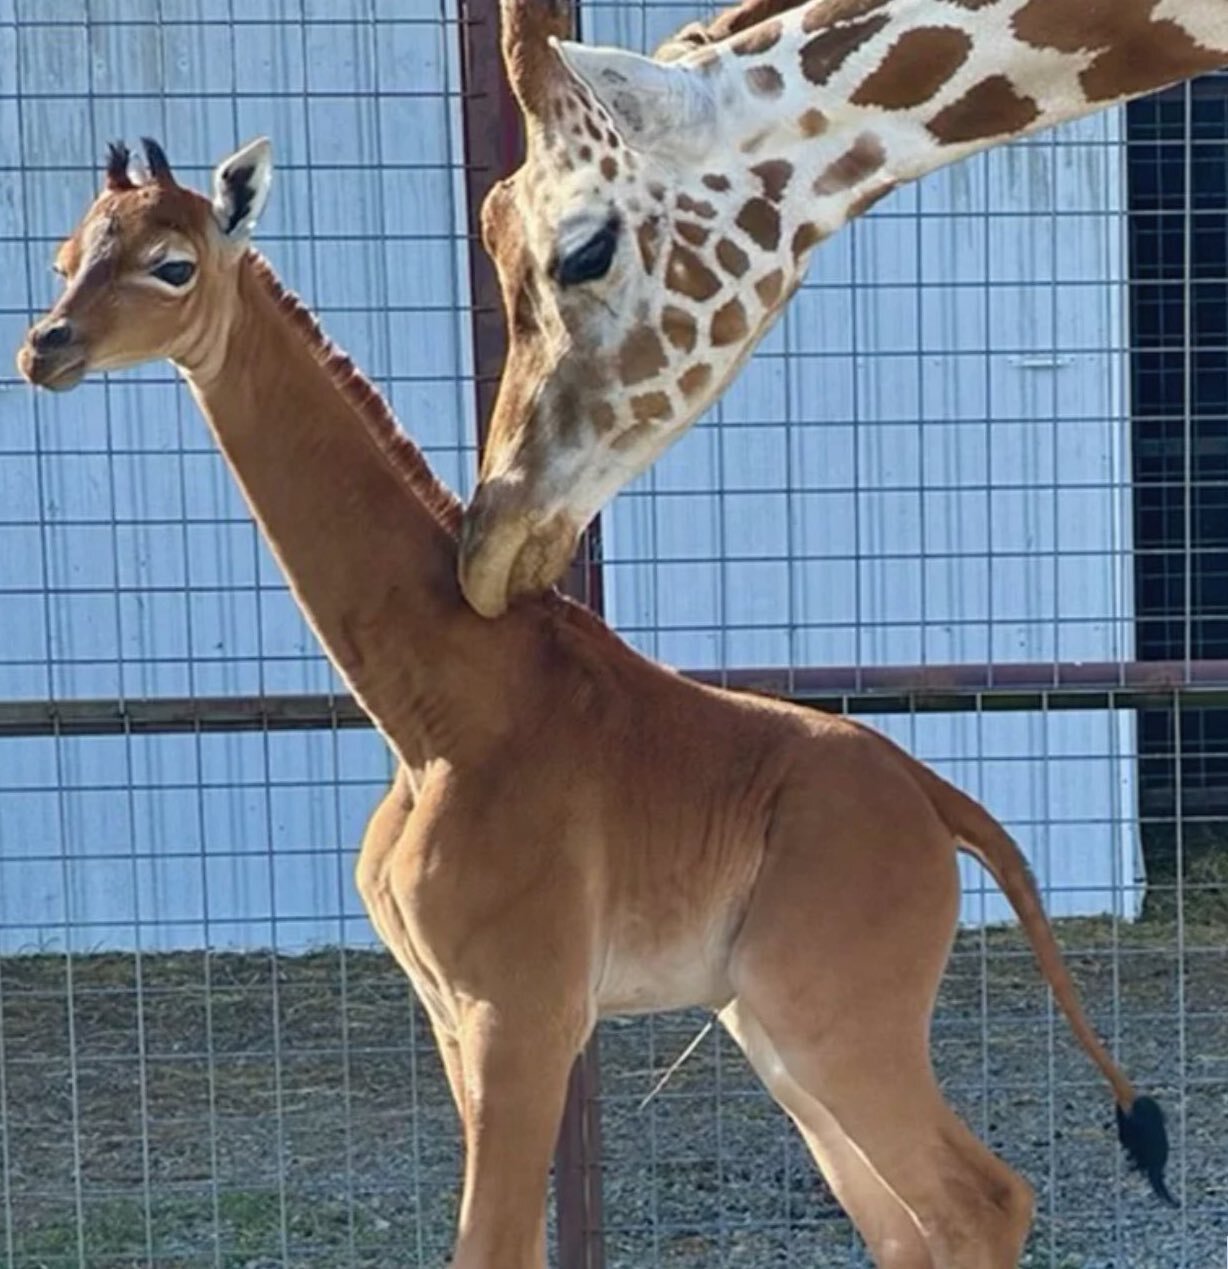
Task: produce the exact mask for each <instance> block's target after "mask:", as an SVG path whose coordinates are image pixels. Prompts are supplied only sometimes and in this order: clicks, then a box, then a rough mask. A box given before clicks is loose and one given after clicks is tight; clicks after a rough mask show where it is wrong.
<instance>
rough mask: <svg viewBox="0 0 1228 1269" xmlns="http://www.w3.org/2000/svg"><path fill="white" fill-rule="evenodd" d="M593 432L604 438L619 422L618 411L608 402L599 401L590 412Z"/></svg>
mask: <svg viewBox="0 0 1228 1269" xmlns="http://www.w3.org/2000/svg"><path fill="white" fill-rule="evenodd" d="M588 417H589V421H590V422H591V423H592V425H593V430H594V431H595V432H596V433H597V434H598V435H599V436H604V435H605V433H606V432H609V431H610V430H611V429H612V428H613V427H614V424H615V423H617V422H618V411H617V410H615V408H614V407H613V406H612V405H611V404H610V403H609V402H608V401H598V402H597V403H596V404H595V405H594V406H593V407H592V408H591V409H590V410H589V412H588Z"/></svg>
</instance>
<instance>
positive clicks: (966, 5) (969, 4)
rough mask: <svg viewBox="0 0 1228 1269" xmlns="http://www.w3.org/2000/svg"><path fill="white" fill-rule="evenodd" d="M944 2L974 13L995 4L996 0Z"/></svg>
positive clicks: (955, 0) (947, 0) (952, 0)
mask: <svg viewBox="0 0 1228 1269" xmlns="http://www.w3.org/2000/svg"><path fill="white" fill-rule="evenodd" d="M946 2H947V4H957V5H959V7H960V8H961V9H971V10H972V11H973V12H974V13H975V12H976V11H977V9H985V8H988V7H989V5H991V4H997V3H998V0H946Z"/></svg>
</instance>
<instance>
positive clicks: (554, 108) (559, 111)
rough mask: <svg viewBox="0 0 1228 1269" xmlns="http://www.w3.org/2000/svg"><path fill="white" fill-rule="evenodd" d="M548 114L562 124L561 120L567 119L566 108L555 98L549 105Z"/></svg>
mask: <svg viewBox="0 0 1228 1269" xmlns="http://www.w3.org/2000/svg"><path fill="white" fill-rule="evenodd" d="M550 113H551V114H552V115H554V117H555V119H556V120H557V121H558V122H559V123H562V122H563V120H564V119H565V118H566V117H567V108H566V106H564V105H563V103H562V102H561V101H560V100H559V98H557V97H556V98H555V99H554V100H553V101H552V102H551V103H550Z"/></svg>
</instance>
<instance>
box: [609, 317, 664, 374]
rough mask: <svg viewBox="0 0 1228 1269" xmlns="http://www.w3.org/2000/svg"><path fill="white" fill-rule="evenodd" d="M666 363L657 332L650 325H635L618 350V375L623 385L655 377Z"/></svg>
mask: <svg viewBox="0 0 1228 1269" xmlns="http://www.w3.org/2000/svg"><path fill="white" fill-rule="evenodd" d="M668 363H669V358H668V357H666V355H665V349H664V347H663V346H662V344H661V337H660V336H659V335H658V334H657V332H656V331H655V330H653V329H652V327H651V326H637V327H636V328H635V329H634V330H633V331H632V332H631V333H630V334H629V335H628V336H627V338H626V339H624V340H623V346H622V347H621V348H620V349H619V350H618V377H619V379H620V380H621V381H622V383H623V385H624V386H625V387H628V388H630V387H634V386H635V384H637V383H643V382H644V380H645V379H655V378H656V376H657V375H659V374H660V373H661V371H662V370H664V369H665V367H666V365H668Z"/></svg>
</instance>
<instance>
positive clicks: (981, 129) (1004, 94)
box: [928, 75, 1040, 145]
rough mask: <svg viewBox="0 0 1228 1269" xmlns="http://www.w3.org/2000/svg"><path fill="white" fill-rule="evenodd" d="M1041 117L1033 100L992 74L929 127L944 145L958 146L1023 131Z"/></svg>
mask: <svg viewBox="0 0 1228 1269" xmlns="http://www.w3.org/2000/svg"><path fill="white" fill-rule="evenodd" d="M1039 118H1040V107H1039V106H1038V105H1037V104H1036V102H1035V101H1033V100H1032V98H1031V97H1024V96H1021V95H1020V94H1019V93H1018V92H1016V90H1015V85H1014V84H1012V83H1011V81H1010V80H1009V79H1007V78H1006V76H1005V75H993V76H991V77H990V78H989V79H984V80H982V81H981V82H980V83H979V84H977V85H976V87H975V88H970V89H969V90H968V91H967V92H966V93H964V95H963V96H962V97H961V98H960V99H959V100H958V101H953V102H952V103H951V104H950V105H949V106H947V107H946V109H944V110H940V111H939V112H938V113H937V114H936V115H935V116H934V117H933V118H932V119H931V120H930V121H929V125H928V127H929V130H930V132H931V133H932V134H933V136H934V137H935V138H937V140H939V141H941V142H942V143H943V144H944V145H959V144H961V143H963V142H966V141H982V140H984V139H985V138H986V137H1000V136H1007V135H1009V134H1011V133H1014V132H1022V131H1023V129H1024V128H1026V127H1027V126H1028V125H1029V124H1031V123H1035V122H1036V120H1037V119H1039Z"/></svg>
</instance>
